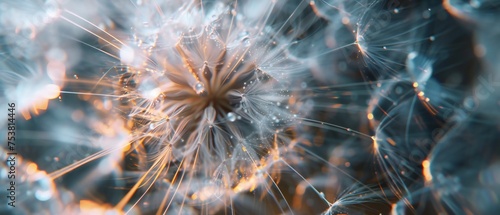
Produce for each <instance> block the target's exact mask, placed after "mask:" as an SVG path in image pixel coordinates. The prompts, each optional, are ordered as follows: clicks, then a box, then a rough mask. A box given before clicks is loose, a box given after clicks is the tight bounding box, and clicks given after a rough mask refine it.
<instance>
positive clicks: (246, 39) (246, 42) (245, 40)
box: [241, 37, 252, 47]
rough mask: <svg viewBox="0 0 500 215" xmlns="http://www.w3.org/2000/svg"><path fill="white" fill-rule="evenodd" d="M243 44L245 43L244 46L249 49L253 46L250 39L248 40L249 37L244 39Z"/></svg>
mask: <svg viewBox="0 0 500 215" xmlns="http://www.w3.org/2000/svg"><path fill="white" fill-rule="evenodd" d="M241 43H243V46H245V47H248V46H250V45H252V43H251V42H250V38H248V37H244V38H243V39H242V40H241Z"/></svg>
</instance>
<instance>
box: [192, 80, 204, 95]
mask: <svg viewBox="0 0 500 215" xmlns="http://www.w3.org/2000/svg"><path fill="white" fill-rule="evenodd" d="M194 91H196V93H197V94H200V93H203V92H204V91H205V87H204V86H203V83H201V82H198V83H196V84H195V85H194Z"/></svg>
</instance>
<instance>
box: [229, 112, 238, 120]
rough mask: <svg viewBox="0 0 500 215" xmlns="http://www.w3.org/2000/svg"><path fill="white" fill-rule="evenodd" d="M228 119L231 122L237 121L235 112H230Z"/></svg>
mask: <svg viewBox="0 0 500 215" xmlns="http://www.w3.org/2000/svg"><path fill="white" fill-rule="evenodd" d="M227 119H228V120H229V121H231V122H234V121H236V114H234V113H233V112H229V113H228V114H227Z"/></svg>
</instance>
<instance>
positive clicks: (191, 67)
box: [115, 1, 302, 201]
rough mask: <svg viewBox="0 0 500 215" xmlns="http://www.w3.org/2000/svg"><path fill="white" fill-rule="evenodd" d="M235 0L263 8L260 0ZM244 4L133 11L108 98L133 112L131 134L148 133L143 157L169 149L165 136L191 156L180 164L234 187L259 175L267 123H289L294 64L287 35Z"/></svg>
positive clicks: (248, 185) (272, 127)
mask: <svg viewBox="0 0 500 215" xmlns="http://www.w3.org/2000/svg"><path fill="white" fill-rule="evenodd" d="M243 4H251V5H253V6H252V8H253V9H255V7H257V8H260V9H259V11H260V12H261V13H269V12H270V11H269V10H270V9H269V8H268V6H269V4H271V3H270V2H267V1H259V2H252V3H251V2H245V3H243ZM254 4H255V5H254ZM149 7H150V6H149ZM160 7H161V5H160ZM244 8H246V7H243V6H239V7H237V6H235V5H232V4H222V3H220V2H219V3H215V4H213V5H211V4H208V5H195V6H193V5H192V4H187V3H186V4H183V5H182V6H180V7H179V9H178V10H177V11H172V12H173V14H175V15H176V16H175V19H171V18H167V17H164V18H165V19H163V20H157V17H153V18H151V20H142V19H144V18H147V17H144V16H143V15H142V14H141V16H139V17H141V21H142V23H143V24H140V23H137V24H136V25H135V26H134V27H133V31H132V32H133V33H132V35H133V36H132V37H131V38H133V41H131V42H130V43H128V44H127V45H125V46H122V47H121V48H120V51H119V52H120V53H119V56H120V62H121V64H123V66H120V68H116V70H117V71H118V72H119V73H121V75H120V76H118V77H117V80H116V83H118V84H117V87H116V89H115V90H116V92H117V93H118V94H119V95H121V99H120V102H119V103H118V104H117V105H118V106H117V107H118V108H119V109H120V110H121V111H122V112H124V113H125V114H126V116H127V117H128V118H129V120H130V121H132V122H133V123H132V124H133V127H132V133H133V134H135V135H136V137H135V138H134V139H143V137H147V138H146V139H144V143H145V144H146V145H149V146H150V147H152V146H154V148H156V149H157V150H156V151H152V152H151V153H152V157H159V158H161V157H162V156H163V158H164V159H171V158H168V157H166V156H168V155H167V154H165V153H167V152H165V151H164V149H165V147H167V146H171V147H172V149H170V150H172V151H173V152H175V153H176V154H177V155H180V158H183V159H185V160H187V162H186V163H191V164H190V165H186V166H183V167H181V168H183V169H185V170H189V171H194V172H196V173H193V174H194V175H193V176H192V177H194V176H195V175H199V176H197V177H204V178H211V177H216V178H219V180H218V181H221V180H222V179H223V180H222V181H224V182H223V183H224V184H226V185H223V188H224V189H233V190H234V191H235V192H239V191H245V190H248V189H254V188H253V187H254V186H255V185H256V184H259V183H261V182H262V179H258V178H259V177H258V176H256V171H258V168H257V167H256V166H255V165H256V163H260V162H261V159H264V158H263V155H262V154H260V153H259V152H258V151H256V150H257V149H258V150H265V149H270V148H271V147H272V144H273V141H274V140H273V139H274V136H275V135H276V134H275V131H276V130H278V129H280V128H284V127H286V126H288V125H290V124H291V123H293V121H294V118H293V113H292V110H293V108H290V105H294V103H293V102H289V97H290V92H289V91H288V90H287V89H290V84H292V77H293V76H295V75H297V74H296V73H297V72H300V71H301V68H302V66H301V65H300V64H299V62H297V61H295V60H292V59H289V58H288V57H287V52H286V51H285V50H286V45H287V44H286V41H284V42H283V43H280V42H279V41H280V37H279V35H277V32H276V31H275V30H273V29H272V28H270V27H269V26H266V25H267V24H268V23H266V22H263V21H262V20H261V16H256V15H255V14H253V15H249V14H250V11H245V9H244ZM146 23H147V24H146ZM271 38H272V39H273V41H275V42H274V43H273V44H272V46H271V45H270V43H269V40H270V39H271ZM138 59H140V60H138ZM292 67H294V70H289V69H288V68H292ZM152 125H154V126H152ZM151 137H153V138H151ZM273 156H279V155H278V154H274V155H273ZM226 160H229V161H226ZM192 165H194V166H196V165H200V166H202V167H203V168H202V169H199V170H195V169H191V168H194V166H192ZM260 175H262V174H260ZM219 186H222V184H219ZM207 189H208V188H207ZM207 192H208V193H209V191H207ZM195 197H196V199H197V200H198V201H199V200H207V199H210V198H209V196H207V194H206V193H205V192H201V193H198V194H196V195H195Z"/></svg>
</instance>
